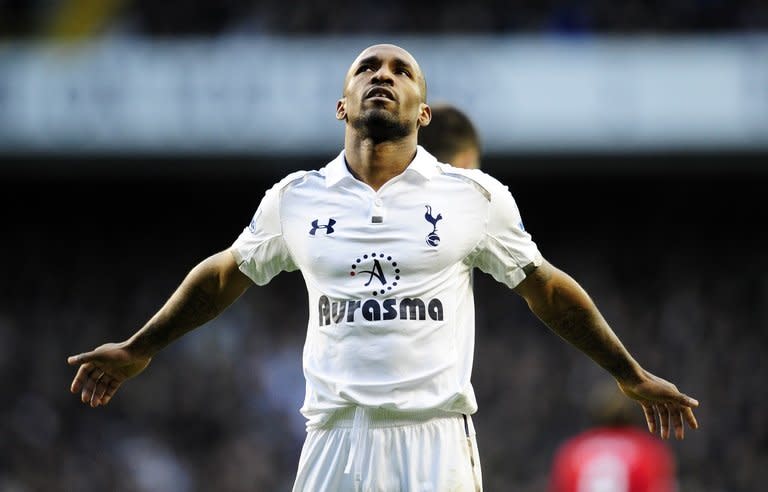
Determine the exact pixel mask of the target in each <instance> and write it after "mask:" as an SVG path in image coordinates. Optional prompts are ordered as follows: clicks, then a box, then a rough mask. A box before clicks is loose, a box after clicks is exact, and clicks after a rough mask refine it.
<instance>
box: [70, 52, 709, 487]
mask: <svg viewBox="0 0 768 492" xmlns="http://www.w3.org/2000/svg"><path fill="white" fill-rule="evenodd" d="M336 118H337V119H339V120H341V121H344V122H345V135H344V150H343V151H342V152H341V153H340V154H339V155H338V157H337V158H336V159H334V160H333V161H332V162H331V163H329V164H328V165H327V166H325V167H324V168H322V169H320V170H318V171H309V172H305V171H301V172H297V173H293V174H291V175H289V176H288V177H286V178H285V179H283V180H282V181H281V182H279V183H278V184H276V185H275V186H274V187H273V188H272V189H271V190H269V191H268V192H267V193H266V194H265V196H264V198H263V200H262V202H261V204H260V205H259V208H258V209H257V211H256V213H255V215H254V217H253V220H252V221H251V223H250V225H249V226H248V227H246V228H245V229H244V230H243V232H242V234H241V235H240V236H239V237H238V238H237V239H236V240H235V242H234V244H233V245H232V246H231V247H230V248H228V249H226V250H223V251H221V252H219V253H216V254H214V255H212V256H211V257H209V258H207V259H205V260H203V261H202V262H201V263H200V264H198V265H197V266H195V267H194V268H193V269H192V270H191V271H190V273H189V274H188V275H187V277H186V278H185V279H184V280H183V281H182V283H181V285H180V286H179V287H178V289H177V290H176V291H175V292H174V293H173V294H172V295H171V297H170V299H169V300H168V301H167V302H166V304H165V305H164V306H163V307H162V308H161V309H160V310H159V311H158V312H157V313H156V314H155V315H154V316H153V317H152V318H151V319H150V320H149V321H148V322H147V323H146V325H144V327H142V328H141V329H140V330H138V331H137V332H136V333H135V334H134V335H133V336H131V337H130V338H129V339H128V340H125V341H123V342H120V343H109V344H105V345H102V346H100V347H98V348H97V349H95V350H93V351H91V352H87V353H83V354H79V355H75V356H72V357H70V358H69V359H68V361H69V363H70V364H72V365H78V366H79V369H78V371H77V374H76V375H75V378H74V380H73V382H72V387H71V391H72V392H73V393H80V395H81V399H82V401H83V402H85V403H90V405H91V406H93V407H96V406H99V405H105V404H107V403H109V401H110V400H111V399H112V397H113V396H114V395H115V392H116V391H117V389H118V388H119V387H120V385H121V384H122V383H123V382H124V381H126V380H127V379H129V378H131V377H134V376H136V375H138V374H139V373H140V372H141V371H143V370H144V369H145V368H146V367H147V365H148V364H149V363H150V361H151V360H152V357H154V356H155V355H156V354H157V352H158V351H159V350H161V349H162V348H163V347H165V346H167V345H168V344H169V343H171V342H172V341H173V340H175V339H177V338H178V337H180V336H182V335H183V334H185V333H187V332H188V331H190V330H192V329H194V328H196V327H198V326H200V325H202V324H203V323H205V322H207V321H209V320H211V319H213V318H214V317H215V316H217V315H218V314H219V313H221V312H222V311H223V310H224V309H225V308H226V307H227V306H229V305H230V304H231V303H232V302H234V301H235V300H236V299H237V298H238V297H240V296H241V295H242V294H243V292H245V290H246V289H247V288H248V287H249V286H250V285H251V284H252V283H256V284H259V285H263V284H266V283H267V282H269V280H270V279H271V278H272V277H274V276H275V275H277V274H278V273H279V272H281V271H292V270H297V269H299V270H301V272H302V274H303V277H304V279H305V282H306V286H307V291H308V295H309V302H310V316H309V323H308V327H307V330H308V331H307V338H306V342H305V347H304V353H303V367H304V374H305V377H306V380H307V386H306V396H305V401H304V405H303V406H302V409H301V411H302V413H303V415H304V416H305V417H306V418H307V429H308V432H307V437H306V440H305V443H304V447H303V449H302V453H301V458H300V460H299V467H298V472H297V477H296V481H295V484H294V490H296V491H312V492H317V491H346V490H386V491H389V490H440V491H442V490H480V489H481V487H482V484H481V473H480V462H479V458H478V454H477V449H476V446H475V441H474V430H473V429H474V428H473V426H472V420H471V418H469V415H471V414H473V413H475V411H476V410H477V404H476V402H475V397H474V393H473V391H472V385H471V383H470V380H469V377H470V374H471V371H472V355H473V348H474V306H473V300H472V289H471V284H470V281H469V279H470V272H471V270H472V268H473V267H478V268H480V269H481V270H483V271H485V272H487V273H490V274H491V275H493V276H494V278H496V279H497V280H498V281H500V282H503V283H505V284H506V285H507V286H509V287H510V288H512V289H514V290H515V292H517V293H518V294H520V295H521V296H522V297H523V298H524V299H525V301H526V302H527V303H528V305H529V307H530V308H531V310H532V311H533V312H534V313H535V314H536V315H537V316H538V317H539V318H541V319H542V321H543V322H544V323H546V324H547V326H549V327H550V328H551V329H552V330H554V331H555V332H556V333H557V334H558V335H560V336H561V337H563V338H564V339H566V340H567V341H568V342H570V343H572V344H573V345H575V346H576V347H578V348H579V349H580V350H582V351H584V352H585V353H586V354H587V355H588V356H589V357H591V358H592V359H593V360H594V361H595V362H596V363H598V364H600V365H601V366H602V367H604V368H605V369H606V370H607V371H608V372H609V373H610V374H611V375H613V377H614V378H615V379H616V381H617V382H618V384H619V386H620V387H621V389H622V391H624V393H625V394H626V395H628V396H629V397H631V398H633V399H635V400H637V401H638V402H639V403H640V405H642V407H643V410H644V412H645V415H646V418H647V420H648V425H649V427H650V429H651V431H654V430H655V425H656V417H657V416H658V417H659V421H660V423H661V434H662V436H663V437H668V436H669V432H670V427H672V428H674V429H675V435H676V436H677V437H678V438H682V437H683V421H684V420H685V421H687V422H688V425H689V426H691V427H693V428H695V427H696V426H697V424H696V420H695V418H694V415H693V412H692V408H693V407H695V406H697V405H698V403H697V402H696V401H695V400H693V399H692V398H690V397H688V396H686V395H684V394H682V393H680V392H679V391H678V390H677V388H676V387H675V386H674V385H672V384H671V383H669V382H667V381H665V380H663V379H661V378H658V377H656V376H654V375H652V374H650V373H649V372H647V371H645V370H644V369H643V368H642V367H641V366H640V365H639V364H638V363H637V362H636V361H635V360H634V359H633V358H632V357H631V356H630V354H629V353H628V352H627V350H626V349H625V348H624V347H623V345H622V344H621V342H620V341H619V339H618V338H617V337H616V335H615V334H614V333H613V331H611V329H610V327H609V326H608V325H607V323H606V322H605V320H604V319H603V317H602V316H601V315H600V313H599V311H598V310H597V308H596V307H595V305H594V304H593V303H592V301H591V300H590V298H589V297H588V296H587V294H586V292H584V290H583V289H581V287H580V286H579V285H578V284H577V283H576V282H575V281H574V280H573V279H571V278H570V277H569V276H568V275H566V274H564V273H563V272H561V271H560V270H558V269H556V268H555V267H554V266H552V265H551V264H549V263H548V262H547V261H546V260H544V258H543V257H542V256H541V254H540V253H539V251H538V249H537V247H536V244H535V243H534V242H533V241H532V240H531V236H530V235H529V234H528V233H527V232H525V231H524V230H523V229H522V226H521V218H520V215H519V212H518V209H517V207H516V205H515V202H514V200H513V198H512V196H511V195H510V194H509V192H508V191H507V189H506V188H505V187H504V186H503V185H501V184H500V183H499V182H498V181H496V180H494V179H493V178H491V177H490V176H488V175H486V174H484V173H482V172H480V171H465V170H461V169H456V168H453V167H450V166H448V165H444V164H439V163H438V162H437V160H436V159H435V158H434V157H432V156H431V155H430V154H428V153H427V152H426V151H425V150H424V149H423V148H419V147H418V145H417V134H418V129H419V128H420V127H424V126H426V125H428V124H429V122H430V118H431V109H430V107H429V106H428V105H427V103H426V82H425V79H424V76H423V74H422V72H421V69H420V68H419V65H418V63H417V62H416V60H415V59H414V58H413V57H412V56H411V54H410V53H408V52H407V51H405V50H403V49H402V48H399V47H397V46H393V45H375V46H371V47H369V48H367V49H365V50H364V51H363V52H362V53H361V54H360V55H359V56H358V57H357V59H356V60H355V61H354V62H353V63H352V65H351V67H350V68H349V71H348V73H347V75H346V78H345V82H344V89H343V94H342V97H341V99H339V101H338V102H337V105H336Z"/></svg>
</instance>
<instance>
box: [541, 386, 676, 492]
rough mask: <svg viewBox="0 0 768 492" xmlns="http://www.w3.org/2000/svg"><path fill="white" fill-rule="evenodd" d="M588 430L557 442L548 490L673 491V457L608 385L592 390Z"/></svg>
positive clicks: (674, 486) (552, 491)
mask: <svg viewBox="0 0 768 492" xmlns="http://www.w3.org/2000/svg"><path fill="white" fill-rule="evenodd" d="M592 393H593V394H592V395H591V398H590V399H589V400H590V407H589V410H590V412H589V413H590V417H591V419H592V425H593V427H592V428H590V429H587V430H585V431H583V432H581V433H579V434H577V435H575V436H573V437H571V438H569V439H567V440H566V441H565V442H563V443H562V444H561V445H560V446H559V448H558V449H557V452H556V453H555V456H554V459H553V462H552V470H551V476H550V484H549V492H674V491H676V490H677V481H676V463H675V458H674V455H673V454H672V452H671V450H670V449H669V448H668V447H667V445H666V444H665V443H664V441H661V440H660V439H658V438H656V437H654V436H651V435H649V434H648V433H647V432H645V431H644V430H643V429H642V428H641V425H642V422H641V421H640V420H638V419H637V418H636V417H637V415H636V414H635V412H633V410H634V408H632V407H631V405H628V403H629V400H627V398H625V397H624V396H623V395H622V394H621V393H620V392H619V390H618V389H617V388H616V386H615V385H614V384H601V385H598V386H596V387H595V389H594V390H593V392H592Z"/></svg>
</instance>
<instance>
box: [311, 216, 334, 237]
mask: <svg viewBox="0 0 768 492" xmlns="http://www.w3.org/2000/svg"><path fill="white" fill-rule="evenodd" d="M317 220H318V219H315V220H313V221H312V229H310V230H309V233H310V234H311V235H313V236H314V235H315V233H316V232H317V230H318V229H325V234H326V235H328V234H333V225H334V224H335V223H336V221H335V220H333V219H328V223H327V224H325V225H320V224H318V223H317Z"/></svg>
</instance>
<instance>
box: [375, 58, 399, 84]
mask: <svg viewBox="0 0 768 492" xmlns="http://www.w3.org/2000/svg"><path fill="white" fill-rule="evenodd" d="M394 80H395V79H394V76H393V74H392V71H391V70H390V69H389V67H388V66H387V65H386V63H382V65H381V66H380V67H379V69H378V70H376V72H375V73H374V74H373V77H372V79H371V82H374V83H376V82H378V83H382V82H386V83H388V84H392V83H393V82H394Z"/></svg>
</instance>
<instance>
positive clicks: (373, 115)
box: [351, 109, 411, 143]
mask: <svg viewBox="0 0 768 492" xmlns="http://www.w3.org/2000/svg"><path fill="white" fill-rule="evenodd" d="M351 123H352V127H353V128H354V129H355V130H357V131H358V132H359V133H360V135H361V136H362V137H363V138H366V139H371V140H373V143H381V142H389V141H392V140H400V139H402V138H405V137H407V136H408V135H409V134H410V133H411V128H410V127H409V126H408V124H407V123H404V122H402V121H400V120H398V119H397V118H396V117H395V115H393V114H392V113H390V112H389V111H385V110H383V109H369V110H367V111H365V112H363V114H361V115H360V117H359V118H357V119H355V120H354V121H352V122H351Z"/></svg>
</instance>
